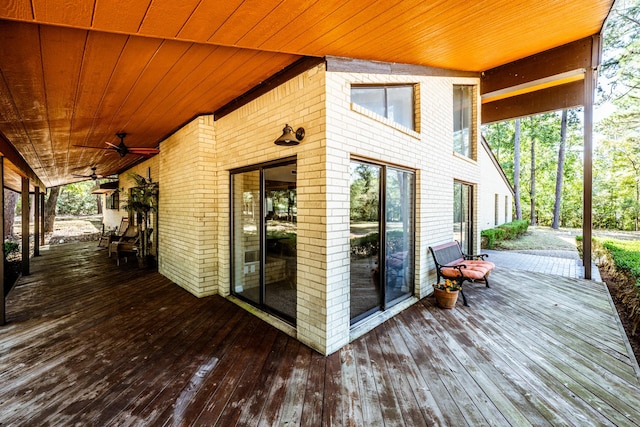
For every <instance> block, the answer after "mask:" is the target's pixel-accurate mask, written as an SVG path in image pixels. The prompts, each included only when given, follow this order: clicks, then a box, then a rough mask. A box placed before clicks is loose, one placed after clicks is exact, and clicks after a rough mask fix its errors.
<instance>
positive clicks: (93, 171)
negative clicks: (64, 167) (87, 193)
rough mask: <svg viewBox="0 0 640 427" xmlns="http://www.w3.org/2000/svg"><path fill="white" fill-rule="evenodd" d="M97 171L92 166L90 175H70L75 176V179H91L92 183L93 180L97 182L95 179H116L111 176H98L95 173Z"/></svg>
mask: <svg viewBox="0 0 640 427" xmlns="http://www.w3.org/2000/svg"><path fill="white" fill-rule="evenodd" d="M97 169H98V168H97V167H95V166H92V167H91V175H78V174H75V173H74V174H72V175H73V176H75V177H76V178H91V179H92V180H94V181H95V180H97V179H100V178H106V179H117V178H115V177H111V176H104V175H98V174H97V173H96V170H97Z"/></svg>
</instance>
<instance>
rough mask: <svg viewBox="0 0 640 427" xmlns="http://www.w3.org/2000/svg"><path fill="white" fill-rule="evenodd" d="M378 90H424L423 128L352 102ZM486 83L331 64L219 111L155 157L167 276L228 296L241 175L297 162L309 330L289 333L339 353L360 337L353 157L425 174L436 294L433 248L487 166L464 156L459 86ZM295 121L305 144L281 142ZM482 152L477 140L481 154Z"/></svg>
mask: <svg viewBox="0 0 640 427" xmlns="http://www.w3.org/2000/svg"><path fill="white" fill-rule="evenodd" d="M378 83H410V84H414V85H415V94H416V102H417V104H416V105H417V106H419V108H417V109H416V130H411V129H407V128H404V127H403V126H400V125H398V124H395V123H394V122H393V121H390V120H388V119H385V118H383V117H379V116H377V115H376V114H374V113H371V112H369V111H367V110H366V109H364V108H361V107H359V106H357V105H353V104H351V99H350V98H351V97H350V85H351V84H378ZM478 83H479V82H478V81H477V79H472V78H446V77H424V76H389V75H380V74H359V73H327V72H326V71H325V67H324V65H319V66H317V67H315V68H313V69H311V70H308V71H306V72H304V73H302V74H301V75H299V76H297V77H295V78H293V79H291V80H289V81H288V82H286V83H284V84H282V85H281V86H279V87H277V88H274V89H273V90H271V91H270V92H268V93H267V94H265V95H263V96H261V97H259V98H258V99H256V100H254V101H251V102H250V103H248V104H246V105H244V106H243V107H241V108H239V109H237V110H236V111H234V112H232V113H230V114H229V115H227V116H224V117H222V118H220V119H219V120H217V121H215V122H214V121H213V118H212V117H211V116H203V117H199V118H197V119H195V120H194V121H192V122H191V123H189V124H187V125H186V126H184V127H183V128H182V129H180V130H179V131H178V132H176V133H175V134H174V135H172V136H171V137H169V138H168V139H167V140H165V141H163V142H162V143H161V145H160V149H161V153H160V154H159V155H158V156H156V158H157V160H155V162H156V163H157V165H156V166H154V168H155V169H157V170H158V173H159V175H158V176H159V182H160V210H159V225H160V229H159V239H160V242H159V248H160V253H159V269H160V272H161V273H162V274H163V275H165V276H167V277H168V278H170V279H171V280H173V281H174V282H176V283H177V284H178V285H180V286H182V287H184V288H185V289H187V290H188V291H189V292H191V293H193V294H194V295H197V296H205V295H210V294H214V293H219V294H221V295H223V296H228V295H229V294H230V286H231V284H230V277H231V268H230V260H231V254H230V246H229V245H230V232H231V230H230V228H231V227H230V223H231V221H230V217H229V215H230V201H231V194H230V170H233V169H235V168H240V167H245V166H250V165H256V164H260V163H264V162H268V161H274V160H277V159H285V158H290V157H292V156H296V157H297V208H298V211H297V232H298V236H297V319H296V321H297V324H296V328H295V330H293V332H291V331H288V333H293V334H295V335H296V337H297V338H298V339H299V340H300V341H301V342H303V343H305V344H307V345H309V346H311V347H313V348H315V349H316V350H318V351H319V352H321V353H323V354H329V353H332V352H334V351H336V350H338V349H339V348H341V347H342V346H344V345H345V344H347V343H348V342H349V340H350V313H349V310H350V301H349V299H350V283H349V277H350V258H349V234H350V233H349V207H350V206H349V197H350V194H349V185H350V182H349V180H350V177H349V164H350V161H351V159H365V160H369V161H373V162H377V163H382V164H389V165H394V166H400V167H403V168H407V169H410V170H413V171H415V179H416V193H417V194H416V241H415V249H416V254H415V255H416V257H415V263H416V265H415V267H416V268H415V270H416V279H415V290H416V296H417V297H418V298H422V297H424V296H426V295H428V294H430V293H431V292H432V288H431V284H432V283H433V281H434V279H435V273H434V271H433V263H432V260H431V259H430V254H429V253H428V249H427V248H428V246H430V245H435V244H438V243H442V242H446V241H450V240H451V239H452V228H453V182H454V179H457V180H461V181H464V182H468V183H471V184H473V185H475V186H476V187H477V184H478V182H479V179H480V167H479V164H478V161H477V160H475V159H466V158H462V157H460V156H457V155H454V154H453V149H452V147H453V145H452V141H453V113H452V108H453V95H452V87H453V85H454V84H472V85H477V84H478ZM475 92H476V94H475V104H474V105H475V109H476V114H474V118H475V122H474V130H475V139H476V140H477V138H478V136H479V134H480V133H479V122H478V118H477V115H478V114H477V112H478V111H479V109H480V100H479V97H478V95H477V90H476V91H475ZM285 124H289V125H291V126H292V127H293V128H294V129H297V128H298V127H304V128H305V130H306V137H305V139H304V141H302V143H301V144H300V145H298V146H294V147H281V146H276V145H274V144H273V141H274V139H275V138H277V137H278V136H279V135H280V132H281V129H282V128H283V127H284V125H285ZM477 150H478V144H477V143H474V158H475V157H476V156H477ZM146 167H147V166H146V164H145V163H143V164H141V165H138V167H137V168H143V169H144V168H146ZM154 173H155V172H154ZM474 193H475V194H477V191H475V192H474ZM476 235H477V233H476ZM476 240H479V239H476ZM478 244H479V241H478ZM265 318H266V319H267V321H271V320H269V317H268V316H265ZM375 322H376V320H375V319H374V320H372V322H371V325H370V327H373V326H375ZM272 323H274V324H275V325H276V326H278V322H277V321H275V320H274V321H272ZM283 329H286V328H283Z"/></svg>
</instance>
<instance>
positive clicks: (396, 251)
mask: <svg viewBox="0 0 640 427" xmlns="http://www.w3.org/2000/svg"><path fill="white" fill-rule="evenodd" d="M385 184H386V185H385V187H386V192H385V220H386V222H385V260H386V261H385V267H386V268H385V272H386V281H385V302H386V303H389V302H391V301H394V300H397V299H398V298H404V297H406V296H408V295H411V294H412V293H413V269H414V262H413V252H414V251H413V246H414V241H413V239H414V230H413V228H414V224H413V218H414V213H413V206H414V201H413V195H414V193H415V192H414V189H413V187H414V183H413V174H412V173H410V172H407V171H402V170H399V169H394V168H391V167H387V174H386V180H385Z"/></svg>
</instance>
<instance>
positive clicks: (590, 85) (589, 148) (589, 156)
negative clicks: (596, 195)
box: [582, 67, 595, 280]
mask: <svg viewBox="0 0 640 427" xmlns="http://www.w3.org/2000/svg"><path fill="white" fill-rule="evenodd" d="M594 80H595V72H594V70H593V69H592V68H591V67H589V68H588V69H587V71H586V75H585V79H584V165H583V168H584V173H583V180H584V182H583V197H582V199H583V200H582V263H583V266H584V278H585V279H589V280H591V237H592V226H593V218H592V214H593V212H592V207H593V98H594V93H593V92H594V89H595V84H594Z"/></svg>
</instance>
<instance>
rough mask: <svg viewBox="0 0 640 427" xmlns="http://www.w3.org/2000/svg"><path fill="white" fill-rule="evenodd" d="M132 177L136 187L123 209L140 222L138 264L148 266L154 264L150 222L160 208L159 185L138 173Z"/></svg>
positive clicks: (130, 192)
mask: <svg viewBox="0 0 640 427" xmlns="http://www.w3.org/2000/svg"><path fill="white" fill-rule="evenodd" d="M131 177H132V179H133V180H134V182H135V183H136V185H135V186H134V187H132V188H131V189H130V191H129V195H128V197H127V200H126V202H125V204H124V206H123V208H124V209H126V210H127V211H128V212H129V213H130V214H134V215H135V217H136V220H137V222H138V225H139V227H138V230H139V231H138V232H139V236H138V237H139V238H138V241H139V250H138V263H139V264H140V265H141V266H146V265H148V264H149V261H151V262H153V256H152V255H151V254H150V253H149V250H150V246H151V242H150V240H151V233H152V232H153V229H152V228H150V224H149V222H150V215H151V213H152V212H155V211H156V209H157V206H158V183H157V182H153V181H152V180H151V178H145V177H143V176H142V175H139V174H137V173H134V174H132V175H131Z"/></svg>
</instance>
